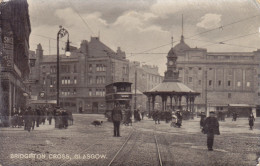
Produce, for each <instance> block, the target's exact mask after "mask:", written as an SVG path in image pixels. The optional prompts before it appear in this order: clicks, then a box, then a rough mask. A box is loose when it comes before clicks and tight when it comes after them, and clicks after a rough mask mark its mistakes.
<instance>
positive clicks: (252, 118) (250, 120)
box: [248, 113, 255, 130]
mask: <svg viewBox="0 0 260 166" xmlns="http://www.w3.org/2000/svg"><path fill="white" fill-rule="evenodd" d="M248 121H249V127H250V130H253V126H254V121H255V117H254V114H253V113H251V114H250V115H249V117H248Z"/></svg>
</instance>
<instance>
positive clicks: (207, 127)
mask: <svg viewBox="0 0 260 166" xmlns="http://www.w3.org/2000/svg"><path fill="white" fill-rule="evenodd" d="M202 131H203V133H204V134H207V146H208V150H209V151H213V148H212V147H213V142H214V135H215V134H216V135H220V132H219V123H218V119H217V118H216V117H215V112H213V111H211V112H209V117H207V118H206V120H205V121H204V126H203V129H202Z"/></svg>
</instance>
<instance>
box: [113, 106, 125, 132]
mask: <svg viewBox="0 0 260 166" xmlns="http://www.w3.org/2000/svg"><path fill="white" fill-rule="evenodd" d="M122 116H123V115H122V111H121V109H120V107H119V104H118V103H117V104H116V105H115V108H114V109H113V110H112V114H111V118H112V121H113V124H114V137H120V130H119V128H120V122H121V120H122V118H123V117H122Z"/></svg>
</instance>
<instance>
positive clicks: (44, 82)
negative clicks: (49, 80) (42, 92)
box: [42, 77, 46, 85]
mask: <svg viewBox="0 0 260 166" xmlns="http://www.w3.org/2000/svg"><path fill="white" fill-rule="evenodd" d="M42 80H43V85H45V84H46V80H45V77H43V78H42Z"/></svg>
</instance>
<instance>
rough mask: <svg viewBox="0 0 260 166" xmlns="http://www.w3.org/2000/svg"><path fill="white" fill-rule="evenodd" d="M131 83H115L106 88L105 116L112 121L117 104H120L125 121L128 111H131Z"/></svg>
mask: <svg viewBox="0 0 260 166" xmlns="http://www.w3.org/2000/svg"><path fill="white" fill-rule="evenodd" d="M131 84H132V83H131V82H114V83H112V84H109V85H107V86H106V112H105V116H106V117H107V118H108V121H111V113H112V110H113V109H114V107H115V106H116V104H119V106H120V108H121V110H122V113H123V119H124V115H125V112H126V111H129V110H131V100H132V91H131Z"/></svg>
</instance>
